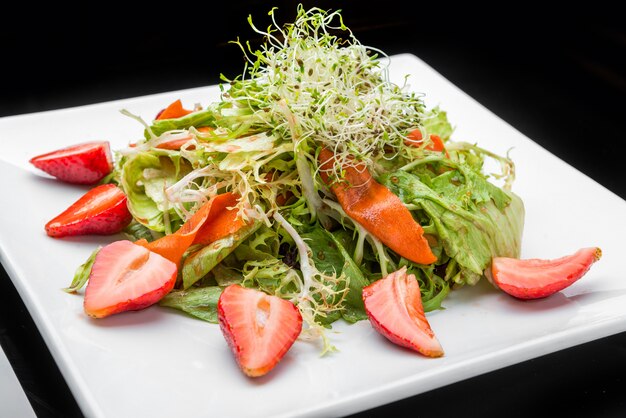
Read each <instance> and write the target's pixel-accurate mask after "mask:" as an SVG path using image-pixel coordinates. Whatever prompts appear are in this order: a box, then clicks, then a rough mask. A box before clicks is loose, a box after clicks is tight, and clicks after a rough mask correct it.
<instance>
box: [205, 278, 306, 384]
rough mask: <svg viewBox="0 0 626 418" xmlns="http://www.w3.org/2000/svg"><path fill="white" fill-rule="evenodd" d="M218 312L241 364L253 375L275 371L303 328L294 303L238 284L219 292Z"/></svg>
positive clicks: (236, 357) (249, 374) (243, 368)
mask: <svg viewBox="0 0 626 418" xmlns="http://www.w3.org/2000/svg"><path fill="white" fill-rule="evenodd" d="M217 315H218V319H219V323H220V329H221V330H222V333H223V334H224V338H225V339H226V342H227V343H228V345H229V347H230V348H231V350H232V352H233V354H234V355H235V359H236V360H237V363H238V364H239V367H240V368H241V370H242V371H243V372H244V373H245V374H246V375H248V376H250V377H258V376H263V375H265V374H266V373H268V372H269V371H270V370H272V369H273V368H274V366H276V365H277V364H278V362H279V361H280V360H281V359H282V358H283V356H284V355H285V353H287V351H288V350H289V349H290V348H291V346H292V345H293V343H294V342H295V340H296V338H298V336H299V335H300V332H301V331H302V316H301V315H300V311H299V310H298V308H297V307H296V306H295V305H294V304H293V303H291V302H289V301H287V300H284V299H281V298H279V297H278V296H272V295H267V294H265V293H263V292H261V291H259V290H255V289H247V288H244V287H241V286H239V285H237V284H233V285H230V286H228V287H227V288H226V289H224V291H223V292H222V294H221V295H220V299H219V302H218V304H217Z"/></svg>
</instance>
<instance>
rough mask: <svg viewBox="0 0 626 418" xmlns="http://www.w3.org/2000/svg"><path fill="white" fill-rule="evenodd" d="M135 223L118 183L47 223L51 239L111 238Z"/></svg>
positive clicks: (90, 193) (101, 188)
mask: <svg viewBox="0 0 626 418" xmlns="http://www.w3.org/2000/svg"><path fill="white" fill-rule="evenodd" d="M131 220H132V215H131V214H130V212H129V211H128V207H127V205H126V195H125V194H124V192H123V191H122V189H120V188H119V187H117V186H116V185H114V184H103V185H100V186H97V187H95V188H93V189H91V190H90V191H88V192H87V193H86V194H84V195H83V196H82V197H81V198H80V199H78V200H77V201H76V202H74V203H73V204H72V205H71V206H70V207H69V208H67V209H66V210H65V211H63V213H61V214H60V215H58V216H57V217H55V218H54V219H52V220H51V221H50V222H48V223H47V224H46V232H47V234H48V235H49V236H51V237H55V238H60V237H65V236H72V235H88V234H94V235H111V234H116V233H118V232H120V231H121V230H122V229H124V228H125V227H126V226H127V225H128V224H129V223H130V221H131Z"/></svg>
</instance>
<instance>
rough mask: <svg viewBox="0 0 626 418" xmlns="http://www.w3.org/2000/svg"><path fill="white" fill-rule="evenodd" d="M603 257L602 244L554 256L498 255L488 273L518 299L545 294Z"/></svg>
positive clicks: (579, 276)
mask: <svg viewBox="0 0 626 418" xmlns="http://www.w3.org/2000/svg"><path fill="white" fill-rule="evenodd" d="M601 257H602V250H601V249H600V248H598V247H589V248H582V249H580V250H578V251H576V252H575V253H574V254H570V255H567V256H564V257H560V258H556V259H553V260H544V259H536V258H530V259H525V260H520V259H517V258H508V257H495V258H494V259H493V260H492V264H491V277H489V276H488V277H489V278H490V280H491V281H492V283H494V284H495V285H496V286H497V287H499V288H500V289H501V290H503V291H504V292H506V293H508V294H509V295H511V296H514V297H516V298H518V299H538V298H544V297H547V296H550V295H552V294H553V293H556V292H558V291H561V290H563V289H565V288H566V287H568V286H570V285H571V284H572V283H574V282H576V281H577V280H578V279H580V278H581V277H583V276H584V275H585V274H586V273H587V272H588V271H589V269H590V268H591V265H592V264H593V263H595V262H596V261H598V260H600V258H601ZM488 273H489V272H488Z"/></svg>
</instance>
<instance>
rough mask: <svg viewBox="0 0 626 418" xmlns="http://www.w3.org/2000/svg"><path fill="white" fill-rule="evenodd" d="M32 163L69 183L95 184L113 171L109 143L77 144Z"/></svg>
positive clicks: (47, 154) (34, 158)
mask: <svg viewBox="0 0 626 418" xmlns="http://www.w3.org/2000/svg"><path fill="white" fill-rule="evenodd" d="M30 163H31V164H33V165H34V166H35V167H37V168H38V169H40V170H42V171H45V172H46V173H48V174H50V175H51V176H53V177H56V178H57V179H59V180H62V181H65V182H67V183H74V184H95V183H97V182H98V181H100V180H102V179H103V178H104V177H105V176H106V175H107V174H109V173H110V172H111V171H112V170H113V159H112V156H111V148H110V145H109V142H108V141H93V142H85V143H82V144H76V145H73V146H71V147H67V148H62V149H59V150H56V151H52V152H49V153H46V154H42V155H38V156H36V157H33V158H31V159H30Z"/></svg>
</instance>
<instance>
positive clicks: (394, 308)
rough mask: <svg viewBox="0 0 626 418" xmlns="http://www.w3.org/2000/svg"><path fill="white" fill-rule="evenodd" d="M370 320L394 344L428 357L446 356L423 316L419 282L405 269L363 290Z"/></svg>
mask: <svg viewBox="0 0 626 418" xmlns="http://www.w3.org/2000/svg"><path fill="white" fill-rule="evenodd" d="M363 302H364V303H365V311H366V312H367V316H368V317H369V320H370V322H371V324H372V326H373V327H374V329H376V331H378V332H379V333H381V334H382V335H384V336H385V337H386V338H388V339H389V340H390V341H391V342H393V343H395V344H398V345H400V346H402V347H407V348H410V349H412V350H415V351H417V352H419V353H421V354H423V355H425V356H428V357H441V356H443V349H442V348H441V344H440V343H439V340H437V338H436V337H435V334H434V333H433V331H432V329H431V328H430V324H429V323H428V320H427V319H426V316H425V315H424V308H423V307H422V295H421V293H420V287H419V284H418V282H417V279H416V278H415V276H414V275H413V274H408V275H407V274H406V267H402V268H401V269H400V270H398V271H395V272H393V273H391V274H389V275H388V276H386V277H384V278H382V279H380V280H377V281H375V282H374V283H372V284H370V285H369V286H366V287H364V288H363Z"/></svg>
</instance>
